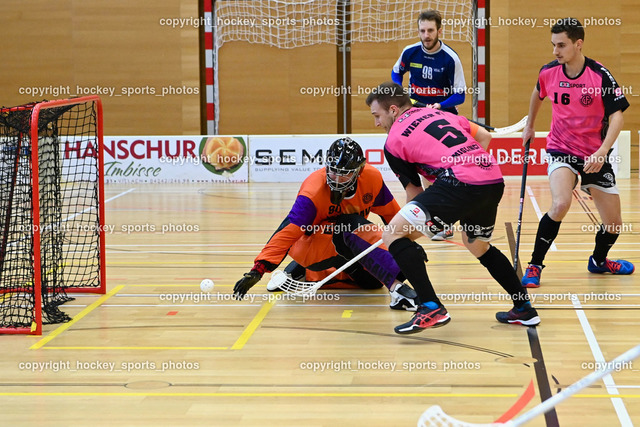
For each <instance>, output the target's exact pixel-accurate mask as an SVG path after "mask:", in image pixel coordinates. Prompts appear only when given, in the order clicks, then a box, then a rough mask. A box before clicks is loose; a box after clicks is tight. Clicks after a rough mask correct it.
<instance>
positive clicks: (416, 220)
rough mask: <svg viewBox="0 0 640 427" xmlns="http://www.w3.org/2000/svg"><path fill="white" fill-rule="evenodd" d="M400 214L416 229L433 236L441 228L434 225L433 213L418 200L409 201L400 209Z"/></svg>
mask: <svg viewBox="0 0 640 427" xmlns="http://www.w3.org/2000/svg"><path fill="white" fill-rule="evenodd" d="M400 215H402V217H403V218H404V219H406V220H407V221H409V223H410V224H411V225H412V226H413V227H414V228H415V230H416V231H419V232H420V233H422V234H424V235H425V236H427V237H429V238H432V237H433V236H435V235H436V234H437V233H438V232H440V230H438V228H437V227H435V226H434V224H433V220H432V219H431V214H429V212H428V211H427V210H425V209H423V208H422V206H421V205H419V204H418V203H416V202H409V203H407V204H406V205H404V206H403V207H402V209H400Z"/></svg>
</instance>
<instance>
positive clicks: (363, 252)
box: [313, 239, 382, 289]
mask: <svg viewBox="0 0 640 427" xmlns="http://www.w3.org/2000/svg"><path fill="white" fill-rule="evenodd" d="M381 244H382V239H380V240H378V241H377V242H375V243H374V244H373V245H371V246H369V247H368V248H367V249H365V250H364V251H362V252H360V253H359V254H358V255H356V256H355V257H353V258H352V259H351V260H350V261H349V262H347V263H346V264H345V265H343V266H342V267H340V268H338V269H337V270H336V271H334V272H333V273H331V274H330V275H328V276H327V277H325V278H324V279H322V280H321V281H319V282H318V283H317V284H316V285H315V286H314V287H313V288H314V289H320V288H321V287H322V285H324V284H325V283H327V282H328V281H329V280H331V279H333V278H334V277H336V276H337V275H338V274H340V273H342V272H343V271H345V270H346V269H347V268H349V267H351V266H352V265H353V264H355V263H356V262H358V261H360V260H361V259H362V258H364V257H365V256H367V254H369V253H370V252H371V251H373V250H374V249H375V248H377V247H378V246H380V245H381Z"/></svg>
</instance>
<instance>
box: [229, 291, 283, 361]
mask: <svg viewBox="0 0 640 427" xmlns="http://www.w3.org/2000/svg"><path fill="white" fill-rule="evenodd" d="M275 303H276V301H275V300H271V301H267V302H265V303H264V304H263V305H262V307H261V308H260V311H259V312H258V314H256V317H254V318H253V320H252V321H251V323H249V325H248V326H247V327H246V329H245V330H244V332H242V335H240V338H238V340H237V341H236V342H235V343H234V344H233V345H232V346H231V350H240V349H241V348H242V347H244V345H245V344H246V343H247V341H249V338H251V335H253V333H254V332H255V331H256V329H258V326H260V323H262V321H263V320H264V318H265V317H266V315H267V313H269V310H271V308H272V307H273V306H274V305H275Z"/></svg>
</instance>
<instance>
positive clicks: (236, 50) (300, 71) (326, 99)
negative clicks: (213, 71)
mask: <svg viewBox="0 0 640 427" xmlns="http://www.w3.org/2000/svg"><path fill="white" fill-rule="evenodd" d="M219 63H220V67H219V70H218V79H219V81H220V89H219V90H220V127H219V132H220V133H221V134H228V133H235V134H278V133H281V134H290V133H335V132H336V129H337V117H336V116H337V105H338V104H337V98H336V96H335V95H334V94H333V92H332V91H333V90H334V89H335V88H336V87H337V84H336V48H335V46H330V45H315V46H308V47H301V48H297V49H276V48H273V47H269V46H265V45H258V44H250V43H244V42H231V43H226V44H225V45H223V46H222V48H221V49H220V50H219ZM314 88H319V89H324V90H325V92H324V94H318V95H317V96H314V95H313V94H309V93H308V91H309V90H313V89H314Z"/></svg>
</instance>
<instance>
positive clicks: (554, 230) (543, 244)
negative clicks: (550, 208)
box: [529, 214, 562, 265]
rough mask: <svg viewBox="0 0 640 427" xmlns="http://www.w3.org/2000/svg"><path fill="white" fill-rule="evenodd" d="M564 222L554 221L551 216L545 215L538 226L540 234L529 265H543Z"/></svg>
mask: <svg viewBox="0 0 640 427" xmlns="http://www.w3.org/2000/svg"><path fill="white" fill-rule="evenodd" d="M560 224H562V221H554V220H552V219H551V218H550V217H549V214H544V216H543V217H542V218H541V219H540V224H538V232H537V233H536V242H535V244H534V246H533V254H531V262H530V263H529V264H535V265H542V263H543V261H544V257H545V255H547V252H548V251H549V248H550V247H551V244H553V241H554V239H555V238H556V237H557V236H558V231H559V230H560Z"/></svg>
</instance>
